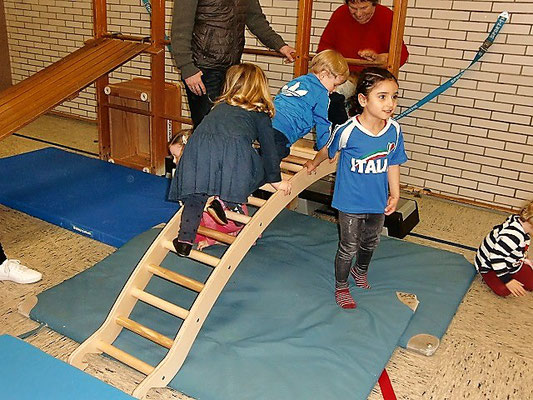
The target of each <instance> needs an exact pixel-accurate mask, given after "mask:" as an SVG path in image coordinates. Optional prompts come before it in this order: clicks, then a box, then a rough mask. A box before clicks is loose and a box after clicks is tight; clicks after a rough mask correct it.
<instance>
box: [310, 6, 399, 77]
mask: <svg viewBox="0 0 533 400" xmlns="http://www.w3.org/2000/svg"><path fill="white" fill-rule="evenodd" d="M392 16H393V13H392V11H391V10H390V9H388V8H387V7H385V6H382V5H380V4H377V5H376V10H375V12H374V15H373V16H372V18H371V19H370V21H368V22H367V23H366V24H360V23H359V22H357V21H356V20H355V19H354V18H353V17H352V15H351V14H350V11H349V10H348V6H347V5H346V4H344V5H342V6H340V7H339V8H337V9H336V10H335V12H333V14H332V15H331V18H330V20H329V22H328V24H327V26H326V29H324V33H322V37H321V38H320V42H319V43H318V51H322V50H325V49H333V50H337V51H338V52H339V53H341V54H342V55H343V56H344V57H346V58H358V59H361V57H359V56H358V55H357V53H358V52H359V50H365V49H370V50H374V51H375V52H376V53H378V54H380V53H388V52H389V44H390V34H391V27H392ZM408 56H409V52H408V51H407V47H406V46H405V43H402V56H401V59H400V65H403V64H405V62H406V61H407V57H408ZM363 68H364V67H360V66H356V65H350V71H361V70H362V69H363Z"/></svg>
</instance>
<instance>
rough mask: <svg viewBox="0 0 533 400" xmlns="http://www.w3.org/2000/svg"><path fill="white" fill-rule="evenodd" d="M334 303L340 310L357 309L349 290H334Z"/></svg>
mask: <svg viewBox="0 0 533 400" xmlns="http://www.w3.org/2000/svg"><path fill="white" fill-rule="evenodd" d="M335 301H336V302H337V304H338V305H339V306H340V307H341V308H345V309H348V308H355V307H357V304H356V303H355V300H354V299H353V297H352V295H351V294H350V289H349V288H335Z"/></svg>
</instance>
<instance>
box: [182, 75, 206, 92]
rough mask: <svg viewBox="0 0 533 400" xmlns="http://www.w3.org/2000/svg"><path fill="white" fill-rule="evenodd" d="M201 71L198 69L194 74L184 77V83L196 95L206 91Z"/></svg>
mask: <svg viewBox="0 0 533 400" xmlns="http://www.w3.org/2000/svg"><path fill="white" fill-rule="evenodd" d="M203 74H204V73H203V72H202V71H198V72H197V73H196V74H194V75H192V76H189V77H188V78H185V83H186V84H187V87H188V88H189V90H190V91H191V92H193V93H194V94H195V95H197V96H202V95H204V94H206V93H207V90H205V85H204V82H203V81H202V75H203Z"/></svg>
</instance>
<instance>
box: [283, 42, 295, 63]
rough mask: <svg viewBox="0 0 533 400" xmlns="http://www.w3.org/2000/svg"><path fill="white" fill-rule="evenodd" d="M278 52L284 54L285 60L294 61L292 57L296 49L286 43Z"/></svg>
mask: <svg viewBox="0 0 533 400" xmlns="http://www.w3.org/2000/svg"><path fill="white" fill-rule="evenodd" d="M279 52H280V53H281V54H283V55H284V56H285V58H286V60H287V62H294V57H295V56H296V49H293V48H292V47H291V46H289V45H287V44H286V45H285V46H283V47H282V48H281V49H279Z"/></svg>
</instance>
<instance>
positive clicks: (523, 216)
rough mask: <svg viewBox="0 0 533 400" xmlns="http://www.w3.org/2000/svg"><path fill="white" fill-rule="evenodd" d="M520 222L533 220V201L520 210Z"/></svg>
mask: <svg viewBox="0 0 533 400" xmlns="http://www.w3.org/2000/svg"><path fill="white" fill-rule="evenodd" d="M519 215H520V220H521V221H523V222H526V221H529V220H530V219H532V218H533V201H530V202H529V204H527V205H526V206H525V207H524V208H522V210H520V214H519Z"/></svg>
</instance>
